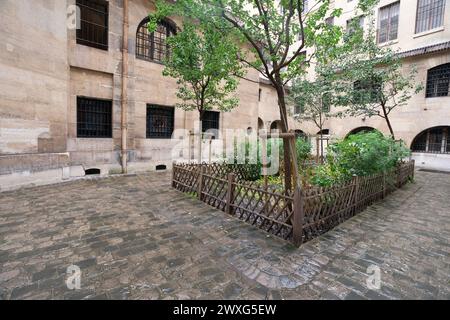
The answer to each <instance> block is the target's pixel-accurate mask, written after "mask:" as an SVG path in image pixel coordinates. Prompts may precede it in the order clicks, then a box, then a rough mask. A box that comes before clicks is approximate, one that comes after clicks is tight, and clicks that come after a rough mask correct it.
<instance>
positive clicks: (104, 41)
mask: <svg viewBox="0 0 450 320" xmlns="http://www.w3.org/2000/svg"><path fill="white" fill-rule="evenodd" d="M77 6H78V8H80V13H81V19H80V22H81V25H80V29H77V43H78V44H82V45H85V46H89V47H94V48H97V49H102V50H108V12H109V8H108V1H105V0H77Z"/></svg>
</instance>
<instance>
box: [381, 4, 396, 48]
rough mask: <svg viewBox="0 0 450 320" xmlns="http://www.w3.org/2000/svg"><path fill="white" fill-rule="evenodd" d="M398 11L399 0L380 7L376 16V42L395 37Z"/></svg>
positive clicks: (390, 39)
mask: <svg viewBox="0 0 450 320" xmlns="http://www.w3.org/2000/svg"><path fill="white" fill-rule="evenodd" d="M399 13H400V1H398V2H395V3H392V4H390V5H388V6H385V7H383V8H381V9H380V14H379V17H378V43H384V42H387V41H392V40H395V39H397V37H398V18H399Z"/></svg>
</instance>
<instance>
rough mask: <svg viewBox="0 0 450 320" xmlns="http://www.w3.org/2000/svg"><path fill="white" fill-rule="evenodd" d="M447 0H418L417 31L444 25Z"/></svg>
mask: <svg viewBox="0 0 450 320" xmlns="http://www.w3.org/2000/svg"><path fill="white" fill-rule="evenodd" d="M444 11H445V0H418V1H417V15H416V33H421V32H425V31H428V30H432V29H435V28H438V27H441V26H443V25H444Z"/></svg>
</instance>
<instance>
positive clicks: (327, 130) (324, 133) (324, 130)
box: [317, 129, 330, 135]
mask: <svg viewBox="0 0 450 320" xmlns="http://www.w3.org/2000/svg"><path fill="white" fill-rule="evenodd" d="M317 134H318V135H320V134H322V135H329V134H330V129H323V130H322V131H319V132H317Z"/></svg>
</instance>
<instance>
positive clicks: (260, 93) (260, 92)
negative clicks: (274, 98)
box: [258, 89, 262, 101]
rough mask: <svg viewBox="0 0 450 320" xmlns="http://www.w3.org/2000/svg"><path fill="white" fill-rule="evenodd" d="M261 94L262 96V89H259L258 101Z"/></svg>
mask: <svg viewBox="0 0 450 320" xmlns="http://www.w3.org/2000/svg"><path fill="white" fill-rule="evenodd" d="M261 96H262V89H259V92H258V101H261Z"/></svg>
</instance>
